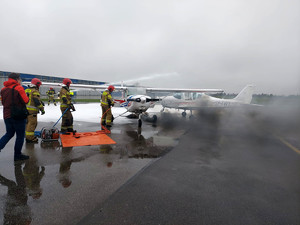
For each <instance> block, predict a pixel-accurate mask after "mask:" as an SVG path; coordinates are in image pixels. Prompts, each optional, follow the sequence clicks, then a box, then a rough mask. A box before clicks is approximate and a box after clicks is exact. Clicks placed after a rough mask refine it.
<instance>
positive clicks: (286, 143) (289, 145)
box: [275, 135, 300, 154]
mask: <svg viewBox="0 0 300 225" xmlns="http://www.w3.org/2000/svg"><path fill="white" fill-rule="evenodd" d="M275 137H277V138H278V139H279V140H280V141H281V142H282V143H283V144H285V145H286V146H288V147H289V148H290V149H292V150H293V151H294V152H296V153H298V154H300V150H299V149H297V148H296V147H294V146H293V145H292V144H290V143H289V142H287V141H286V140H284V139H283V138H281V137H279V136H277V135H275Z"/></svg>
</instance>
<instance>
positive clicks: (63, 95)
mask: <svg viewBox="0 0 300 225" xmlns="http://www.w3.org/2000/svg"><path fill="white" fill-rule="evenodd" d="M59 100H60V108H65V107H68V105H70V104H71V100H72V99H71V95H70V90H69V88H67V87H62V88H61V90H60V92H59Z"/></svg>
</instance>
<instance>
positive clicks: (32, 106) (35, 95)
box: [25, 87, 44, 114]
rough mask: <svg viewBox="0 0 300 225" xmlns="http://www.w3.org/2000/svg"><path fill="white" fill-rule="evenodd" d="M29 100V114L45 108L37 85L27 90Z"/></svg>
mask: <svg viewBox="0 0 300 225" xmlns="http://www.w3.org/2000/svg"><path fill="white" fill-rule="evenodd" d="M25 92H26V94H27V96H28V98H29V102H28V103H27V106H26V107H27V110H28V112H29V114H36V113H38V112H39V111H43V110H44V106H43V104H42V102H41V100H40V92H39V90H38V89H37V88H35V87H30V88H27V89H26V90H25Z"/></svg>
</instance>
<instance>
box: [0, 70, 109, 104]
mask: <svg viewBox="0 0 300 225" xmlns="http://www.w3.org/2000/svg"><path fill="white" fill-rule="evenodd" d="M10 73H11V72H7V71H0V88H3V82H4V81H6V80H8V75H9V74H10ZM19 74H20V75H21V78H22V80H23V81H28V82H30V81H31V80H32V79H33V78H38V79H40V80H41V81H42V82H52V83H62V81H63V79H64V78H65V77H57V76H45V75H37V74H26V73H19ZM68 78H69V79H71V80H72V82H73V84H89V85H103V84H105V83H106V82H99V81H90V80H81V79H72V78H70V77H68ZM53 89H54V90H55V91H56V93H58V92H59V90H60V88H59V87H53ZM71 89H72V86H71ZM48 90H49V87H43V85H42V86H41V88H40V93H41V95H42V97H46V92H47V91H48ZM74 97H76V98H92V99H97V98H99V99H100V93H99V92H98V91H93V90H76V91H75V92H74Z"/></svg>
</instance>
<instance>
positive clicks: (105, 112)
mask: <svg viewBox="0 0 300 225" xmlns="http://www.w3.org/2000/svg"><path fill="white" fill-rule="evenodd" d="M114 90H115V87H114V86H112V85H110V86H108V88H107V90H105V91H104V92H103V93H102V96H101V107H102V120H101V124H102V125H106V127H111V122H112V118H113V117H112V113H111V107H112V106H114V100H113V98H112V96H111V93H112V92H113V91H114Z"/></svg>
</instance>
